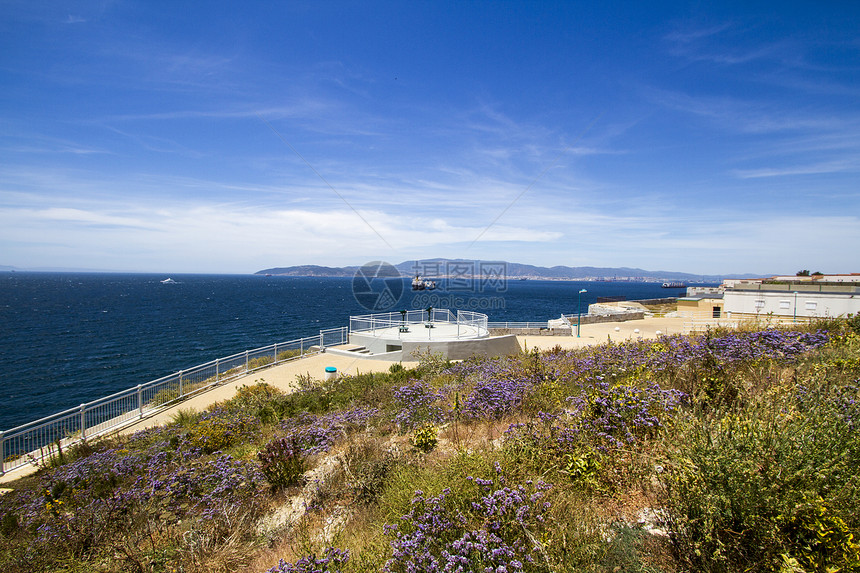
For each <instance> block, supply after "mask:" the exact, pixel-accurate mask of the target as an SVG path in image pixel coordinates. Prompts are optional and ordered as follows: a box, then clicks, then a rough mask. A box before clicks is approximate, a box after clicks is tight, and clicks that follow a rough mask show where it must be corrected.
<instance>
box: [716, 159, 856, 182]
mask: <svg viewBox="0 0 860 573" xmlns="http://www.w3.org/2000/svg"><path fill="white" fill-rule="evenodd" d="M858 168H860V159H855V160H854V161H830V162H827V163H818V164H815V165H796V166H791V167H782V168H760V169H736V170H734V171H733V173H734V174H735V175H736V176H737V177H740V178H741V179H755V178H760V177H785V176H789V175H819V174H823V173H841V172H845V171H857V170H858Z"/></svg>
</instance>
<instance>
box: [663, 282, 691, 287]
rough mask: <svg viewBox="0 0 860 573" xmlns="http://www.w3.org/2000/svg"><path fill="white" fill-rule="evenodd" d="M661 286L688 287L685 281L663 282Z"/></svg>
mask: <svg viewBox="0 0 860 573" xmlns="http://www.w3.org/2000/svg"><path fill="white" fill-rule="evenodd" d="M661 286H662V287H663V288H687V285H686V284H684V283H663V284H662V285H661Z"/></svg>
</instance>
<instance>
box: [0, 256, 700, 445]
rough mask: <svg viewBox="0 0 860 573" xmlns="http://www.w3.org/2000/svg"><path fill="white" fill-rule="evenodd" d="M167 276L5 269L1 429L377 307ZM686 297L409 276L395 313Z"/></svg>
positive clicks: (515, 313) (518, 313)
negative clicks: (416, 285) (418, 287)
mask: <svg viewBox="0 0 860 573" xmlns="http://www.w3.org/2000/svg"><path fill="white" fill-rule="evenodd" d="M166 278H167V277H166V276H164V275H158V276H156V275H146V274H103V273H22V272H16V273H0V372H2V382H0V383H2V391H3V394H2V399H0V429H3V430H6V429H10V428H12V427H15V426H18V425H20V424H22V423H26V422H29V421H31V420H35V419H38V418H41V417H43V416H47V415H49V414H52V413H54V412H58V411H61V410H65V409H67V408H72V407H75V406H78V405H80V404H82V403H84V402H88V401H91V400H94V399H96V398H100V397H102V396H106V395H108V394H112V393H114V392H117V391H120V390H124V389H126V388H130V387H132V386H136V385H137V384H141V383H145V382H148V381H150V380H154V379H156V378H160V377H162V376H165V375H167V374H171V373H174V372H176V371H178V370H182V369H188V368H190V367H192V366H195V365H197V364H201V363H204V362H208V361H210V360H214V359H215V358H219V357H223V356H229V355H231V354H236V353H238V352H241V351H244V350H246V349H253V348H259V347H261V346H267V345H269V344H273V343H275V342H284V341H287V340H293V339H296V338H301V337H303V336H314V335H316V334H318V333H319V331H320V329H325V328H334V327H339V326H347V325H348V324H349V317H350V316H351V315H357V314H368V313H371V312H375V311H377V310H375V309H372V308H371V309H368V308H365V307H364V306H362V305H361V304H359V301H358V300H357V299H356V297H355V296H354V295H353V279H352V278H313V277H279V276H270V277H266V276H261V275H182V276H177V275H174V276H172V277H171V278H172V279H173V280H174V281H175V282H173V283H168V284H165V283H163V282H162V281H163V280H164V279H166ZM581 289H586V290H587V291H588V292H587V293H583V294H581V295H580V294H579V291H580V290H581ZM396 290H398V291H399V290H400V289H396ZM682 292H683V291H679V290H669V289H663V288H661V285H660V284H658V283H635V282H579V281H540V280H528V281H520V280H502V281H494V282H492V283H487V284H482V283H480V282H475V283H463V282H460V283H457V284H454V283H451V284H450V285H447V284H446V282H445V281H440V282H439V283H438V288H437V289H436V290H433V291H412V290H411V289H410V286H409V280H408V279H404V280H403V288H402V292H396V293H395V294H398V295H399V300H398V301H397V302H396V303H395V304H394V305H393V306H392V307H391V308H388V309H386V310H401V309H416V308H426V307H427V306H433V307H436V308H439V307H442V308H451V309H452V310H456V309H458V308H459V309H461V310H474V311H477V312H483V313H484V314H487V315H488V316H489V317H490V321H546V320H548V319H551V318H558V317H559V316H560V315H561V314H562V313H564V314H575V313H576V312H577V305H578V304H579V302H580V300H581V305H582V306H581V308H582V311H583V312H586V311H587V308H588V304H589V303H592V302H595V301H596V299H597V298H598V297H609V296H616V297H618V296H621V297H626V298H628V299H631V300H636V299H645V298H659V297H665V296H672V295H675V296H677V295H678V294H681V293H682ZM362 300H363V302H365V303H366V302H367V301H366V300H365V299H362ZM378 310H381V309H378Z"/></svg>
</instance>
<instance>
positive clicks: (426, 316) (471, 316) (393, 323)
mask: <svg viewBox="0 0 860 573" xmlns="http://www.w3.org/2000/svg"><path fill="white" fill-rule="evenodd" d="M487 321H488V318H487V315H486V314H482V313H480V312H471V311H467V310H459V311H457V314H456V315H455V314H454V313H453V312H451V311H450V310H448V309H446V308H433V309H431V310H430V311H429V312H428V311H427V310H408V311H404V312H399V311H397V312H382V313H379V314H364V315H359V316H350V317H349V332H354V333H359V332H372V331H375V330H383V329H386V328H397V327H402V326H409V325H410V324H422V323H428V322H432V323H437V324H455V325H459V326H471V327H473V328H475V329H477V330H478V332H479V334H486V333H487Z"/></svg>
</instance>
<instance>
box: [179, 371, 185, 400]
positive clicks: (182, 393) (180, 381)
mask: <svg viewBox="0 0 860 573" xmlns="http://www.w3.org/2000/svg"><path fill="white" fill-rule="evenodd" d="M183 396H185V393H184V392H183V391H182V370H180V371H179V397H180V398H182V397H183Z"/></svg>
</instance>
